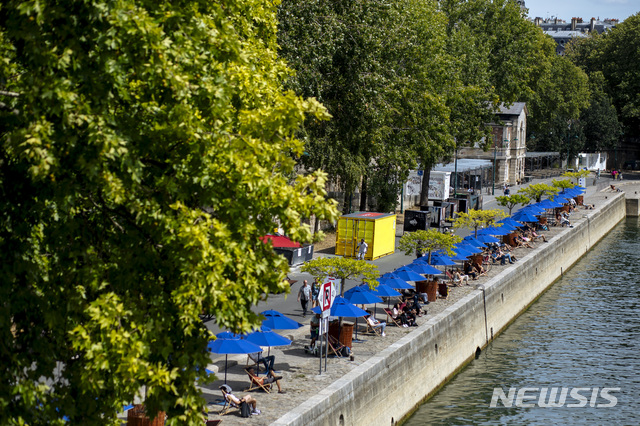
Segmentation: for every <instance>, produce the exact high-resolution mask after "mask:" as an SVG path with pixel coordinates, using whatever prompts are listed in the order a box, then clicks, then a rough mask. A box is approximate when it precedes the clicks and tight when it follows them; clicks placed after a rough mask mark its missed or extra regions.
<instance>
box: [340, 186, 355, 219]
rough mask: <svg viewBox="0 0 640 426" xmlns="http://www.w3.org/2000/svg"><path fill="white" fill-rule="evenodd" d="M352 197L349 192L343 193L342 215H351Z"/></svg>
mask: <svg viewBox="0 0 640 426" xmlns="http://www.w3.org/2000/svg"><path fill="white" fill-rule="evenodd" d="M352 196H353V194H352V193H351V191H349V192H347V191H345V192H344V203H343V204H342V214H349V213H351V197H352Z"/></svg>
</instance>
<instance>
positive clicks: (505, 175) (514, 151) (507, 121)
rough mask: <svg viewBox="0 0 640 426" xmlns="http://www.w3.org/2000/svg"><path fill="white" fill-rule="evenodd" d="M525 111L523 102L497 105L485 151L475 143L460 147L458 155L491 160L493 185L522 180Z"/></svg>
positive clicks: (525, 106) (526, 112) (523, 169)
mask: <svg viewBox="0 0 640 426" xmlns="http://www.w3.org/2000/svg"><path fill="white" fill-rule="evenodd" d="M527 114H528V111H527V105H526V104H525V103H524V102H515V103H514V104H512V105H511V106H509V107H506V106H505V105H501V106H500V108H499V110H498V113H497V114H496V122H495V123H491V127H492V142H491V145H490V149H489V150H487V151H485V150H483V149H482V148H481V147H480V144H479V143H478V144H476V145H475V146H474V147H470V148H461V149H460V150H459V152H458V158H477V159H485V160H491V161H492V162H493V164H494V166H495V187H496V188H499V187H501V186H502V185H504V184H505V183H506V184H509V185H515V184H519V183H521V182H522V181H523V180H524V175H525V157H526V154H527ZM492 180H493V178H492ZM492 186H493V183H492Z"/></svg>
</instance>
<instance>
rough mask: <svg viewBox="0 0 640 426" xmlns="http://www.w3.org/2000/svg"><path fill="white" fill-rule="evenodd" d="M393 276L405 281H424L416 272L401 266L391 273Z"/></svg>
mask: <svg viewBox="0 0 640 426" xmlns="http://www.w3.org/2000/svg"><path fill="white" fill-rule="evenodd" d="M393 273H394V275H395V276H397V277H398V278H400V279H401V280H405V281H424V277H423V276H422V275H420V274H418V273H417V272H413V271H412V270H411V268H408V267H406V266H403V267H401V268H398V269H396V270H395V271H393Z"/></svg>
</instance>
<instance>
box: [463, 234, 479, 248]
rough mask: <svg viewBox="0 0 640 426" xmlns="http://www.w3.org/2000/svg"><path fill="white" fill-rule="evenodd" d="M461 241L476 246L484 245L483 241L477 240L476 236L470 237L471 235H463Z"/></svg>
mask: <svg viewBox="0 0 640 426" xmlns="http://www.w3.org/2000/svg"><path fill="white" fill-rule="evenodd" d="M462 241H463V242H464V241H466V242H467V243H468V244H471V245H473V246H476V247H484V243H482V242H480V241H478V240H477V239H476V238H474V237H472V236H471V235H468V236H466V237H464V238H463V239H462Z"/></svg>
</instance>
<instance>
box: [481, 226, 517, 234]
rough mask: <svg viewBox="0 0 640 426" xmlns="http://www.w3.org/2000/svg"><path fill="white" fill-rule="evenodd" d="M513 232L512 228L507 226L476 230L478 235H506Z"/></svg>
mask: <svg viewBox="0 0 640 426" xmlns="http://www.w3.org/2000/svg"><path fill="white" fill-rule="evenodd" d="M511 231H513V228H511V227H509V226H500V227H495V226H490V227H488V228H484V229H480V230H478V235H507V234H510V233H511Z"/></svg>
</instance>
